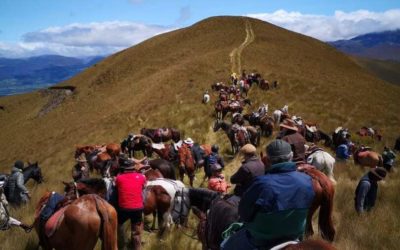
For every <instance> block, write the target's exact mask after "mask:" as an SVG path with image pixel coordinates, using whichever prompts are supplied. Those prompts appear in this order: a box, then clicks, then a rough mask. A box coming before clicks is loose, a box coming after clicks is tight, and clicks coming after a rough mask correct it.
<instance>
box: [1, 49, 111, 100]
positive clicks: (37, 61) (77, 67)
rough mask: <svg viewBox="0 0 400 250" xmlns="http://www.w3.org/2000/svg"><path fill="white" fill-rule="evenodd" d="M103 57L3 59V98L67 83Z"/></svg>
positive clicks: (44, 56) (53, 56)
mask: <svg viewBox="0 0 400 250" xmlns="http://www.w3.org/2000/svg"><path fill="white" fill-rule="evenodd" d="M103 58H104V57H103V56H96V57H88V58H74V57H65V56H58V55H43V56H37V57H29V58H22V59H10V58H0V96H4V95H13V94H20V93H26V92H30V91H32V90H35V89H40V88H44V87H48V86H51V85H54V84H56V83H58V82H61V81H64V80H66V79H68V78H70V77H72V76H74V75H76V74H77V73H79V72H81V71H82V70H84V69H86V68H87V67H90V66H92V65H94V64H96V63H98V62H99V61H101V60H102V59H103Z"/></svg>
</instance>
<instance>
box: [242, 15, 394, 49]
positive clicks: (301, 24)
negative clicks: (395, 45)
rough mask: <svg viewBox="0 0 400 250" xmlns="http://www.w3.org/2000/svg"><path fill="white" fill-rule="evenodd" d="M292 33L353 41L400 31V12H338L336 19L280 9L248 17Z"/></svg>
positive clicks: (322, 38)
mask: <svg viewBox="0 0 400 250" xmlns="http://www.w3.org/2000/svg"><path fill="white" fill-rule="evenodd" d="M247 16H249V17H254V18H258V19H261V20H264V21H267V22H270V23H272V24H275V25H278V26H280V27H283V28H285V29H288V30H292V31H295V32H298V33H301V34H304V35H308V36H311V37H314V38H317V39H319V40H322V41H335V40H340V39H349V38H353V37H355V36H358V35H362V34H365V33H371V32H379V31H385V30H394V29H399V28H400V21H399V20H400V9H392V10H388V11H385V12H372V11H368V10H357V11H353V12H343V11H339V10H338V11H335V13H334V15H332V16H325V15H312V14H302V13H300V12H287V11H285V10H278V11H275V12H273V13H256V14H247Z"/></svg>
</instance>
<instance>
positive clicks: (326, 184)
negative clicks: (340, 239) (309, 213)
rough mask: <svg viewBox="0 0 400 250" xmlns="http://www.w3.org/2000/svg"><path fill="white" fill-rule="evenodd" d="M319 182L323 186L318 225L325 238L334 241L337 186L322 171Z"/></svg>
mask: <svg viewBox="0 0 400 250" xmlns="http://www.w3.org/2000/svg"><path fill="white" fill-rule="evenodd" d="M318 182H319V183H320V185H321V187H322V192H323V195H322V197H321V198H322V199H321V207H320V209H319V216H318V227H319V230H320V232H321V236H322V238H323V239H325V240H328V241H331V242H332V241H333V239H334V237H335V233H336V231H335V228H334V226H333V220H332V213H333V197H334V194H335V188H334V186H333V183H332V181H331V180H330V179H329V178H328V177H326V175H323V174H322V173H321V177H320V178H318Z"/></svg>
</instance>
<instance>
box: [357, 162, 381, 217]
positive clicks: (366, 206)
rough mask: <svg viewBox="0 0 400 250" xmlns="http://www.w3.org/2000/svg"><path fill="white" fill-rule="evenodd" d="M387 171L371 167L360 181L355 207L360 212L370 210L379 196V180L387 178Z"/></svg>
mask: <svg viewBox="0 0 400 250" xmlns="http://www.w3.org/2000/svg"><path fill="white" fill-rule="evenodd" d="M386 174H387V171H386V169H385V168H382V167H378V168H374V169H371V170H370V171H369V172H368V173H366V174H365V175H364V176H363V177H362V178H361V180H360V181H359V183H358V185H357V188H356V191H355V196H356V197H355V198H354V200H355V208H356V211H357V213H358V214H362V213H364V212H368V211H370V210H371V209H372V208H373V207H374V206H375V201H376V198H377V196H378V182H379V181H381V180H383V179H385V177H386Z"/></svg>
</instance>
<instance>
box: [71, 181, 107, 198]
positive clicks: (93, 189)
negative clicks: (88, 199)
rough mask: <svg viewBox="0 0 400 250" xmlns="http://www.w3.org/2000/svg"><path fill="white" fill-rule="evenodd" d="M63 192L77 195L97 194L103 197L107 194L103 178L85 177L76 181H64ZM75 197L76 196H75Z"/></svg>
mask: <svg viewBox="0 0 400 250" xmlns="http://www.w3.org/2000/svg"><path fill="white" fill-rule="evenodd" d="M63 184H64V193H66V194H72V195H73V194H75V195H76V196H77V197H78V196H82V195H86V194H97V195H99V196H100V197H101V198H103V199H105V198H106V195H107V187H106V183H105V182H104V180H103V179H99V178H87V179H80V180H78V181H76V182H64V181H63ZM75 198H76V197H75Z"/></svg>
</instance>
